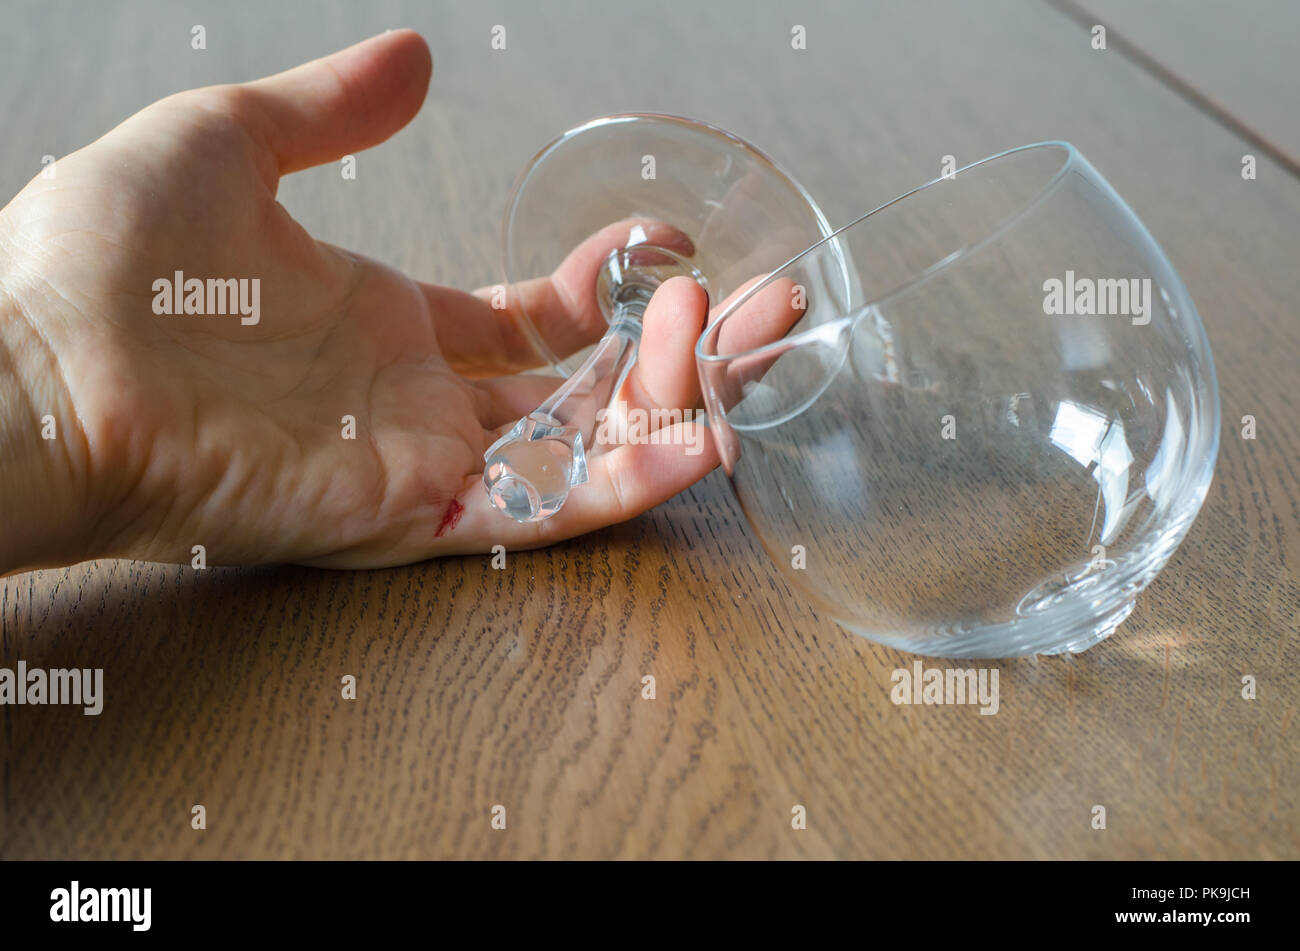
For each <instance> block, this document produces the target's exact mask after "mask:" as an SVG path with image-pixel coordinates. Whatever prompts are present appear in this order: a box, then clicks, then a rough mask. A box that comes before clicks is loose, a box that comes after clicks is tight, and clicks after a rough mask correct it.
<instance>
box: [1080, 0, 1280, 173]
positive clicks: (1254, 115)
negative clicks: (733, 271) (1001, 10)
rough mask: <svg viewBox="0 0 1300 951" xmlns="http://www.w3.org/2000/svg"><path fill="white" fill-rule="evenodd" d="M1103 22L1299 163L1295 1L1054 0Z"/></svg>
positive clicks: (1196, 93) (1159, 68) (1162, 68)
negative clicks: (1243, 2)
mask: <svg viewBox="0 0 1300 951" xmlns="http://www.w3.org/2000/svg"><path fill="white" fill-rule="evenodd" d="M1054 2H1056V3H1058V4H1059V5H1060V6H1062V8H1064V9H1068V10H1072V11H1073V12H1075V13H1076V14H1085V15H1087V16H1089V17H1091V18H1092V22H1093V23H1094V24H1095V23H1103V24H1105V25H1106V27H1107V29H1108V30H1110V31H1111V33H1112V35H1114V34H1115V33H1116V31H1118V34H1119V38H1120V39H1121V40H1127V41H1128V42H1129V43H1132V44H1134V46H1136V47H1137V48H1138V49H1139V50H1141V52H1142V54H1144V55H1145V56H1149V57H1151V58H1152V60H1153V61H1154V66H1155V69H1156V70H1157V71H1168V74H1169V75H1170V77H1171V78H1173V79H1174V82H1175V83H1176V84H1186V86H1187V88H1188V89H1189V90H1191V91H1192V94H1193V96H1195V97H1197V98H1200V97H1204V100H1205V105H1206V107H1207V108H1209V109H1212V110H1218V111H1222V112H1223V113H1225V114H1227V115H1228V116H1230V117H1231V118H1232V119H1233V120H1236V121H1238V122H1240V123H1242V124H1243V125H1244V126H1245V127H1246V128H1247V129H1248V130H1249V131H1250V132H1251V133H1253V134H1254V135H1255V136H1258V137H1259V138H1260V139H1262V140H1264V141H1266V142H1267V143H1269V144H1270V145H1272V146H1274V147H1275V148H1277V149H1278V150H1280V152H1281V154H1282V157H1283V160H1284V161H1287V162H1289V163H1290V164H1291V165H1292V167H1293V170H1294V169H1295V168H1296V167H1300V118H1298V117H1297V115H1296V102H1297V101H1300V66H1297V63H1300V35H1298V34H1297V33H1296V29H1295V22H1296V9H1295V4H1294V3H1290V2H1288V0H1254V2H1251V3H1245V4H1240V5H1230V4H1225V3H1222V2H1216V0H1177V2H1176V0H1054Z"/></svg>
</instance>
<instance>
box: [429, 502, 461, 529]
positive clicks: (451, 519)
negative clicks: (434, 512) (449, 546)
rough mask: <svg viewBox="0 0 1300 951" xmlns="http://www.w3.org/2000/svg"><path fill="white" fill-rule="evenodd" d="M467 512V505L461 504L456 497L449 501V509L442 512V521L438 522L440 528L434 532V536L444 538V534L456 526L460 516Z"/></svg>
mask: <svg viewBox="0 0 1300 951" xmlns="http://www.w3.org/2000/svg"><path fill="white" fill-rule="evenodd" d="M464 514H465V506H463V505H461V504H460V503H459V502H458V501H456V500H455V499H452V500H451V501H450V502H448V503H447V511H445V512H443V513H442V521H441V522H439V523H438V530H437V531H436V532H434V533H433V537H434V538H442V536H443V535H445V534H447V532H449V531H451V530H452V529H453V528H455V527H456V523H457V522H459V521H460V517H461V516H462V515H464Z"/></svg>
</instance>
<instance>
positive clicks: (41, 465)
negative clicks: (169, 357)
mask: <svg viewBox="0 0 1300 951" xmlns="http://www.w3.org/2000/svg"><path fill="white" fill-rule="evenodd" d="M12 283H13V282H12V281H11V280H10V275H9V274H8V273H6V271H5V270H4V268H3V267H0V577H3V576H4V575H7V574H13V573H15V572H19V571H27V570H32V569H35V568H42V567H51V566H54V565H60V564H68V563H71V562H74V561H78V560H80V558H81V557H85V556H83V555H80V554H78V552H79V546H80V544H81V540H82V537H83V534H84V532H83V530H82V528H83V526H84V524H85V521H84V518H85V514H86V506H85V504H84V499H85V493H84V485H83V484H81V483H83V482H84V480H81V479H80V478H79V477H78V475H77V473H78V472H79V471H82V467H80V466H79V464H78V463H77V461H76V460H77V459H78V458H79V456H80V455H83V454H84V453H83V452H82V451H81V450H80V448H79V447H78V446H77V445H76V439H77V416H76V412H75V410H74V408H73V406H72V401H71V399H70V396H69V392H68V387H67V386H66V384H65V382H64V379H63V375H62V373H61V372H60V370H59V366H58V361H57V359H56V357H55V355H54V353H53V351H52V350H51V348H50V346H49V344H48V342H47V341H46V339H45V337H44V335H43V333H42V332H41V330H40V328H39V325H38V324H37V323H36V320H37V319H38V317H37V315H35V314H33V313H32V312H31V311H30V309H29V308H26V307H24V306H23V305H22V304H20V302H19V300H18V298H17V296H16V295H15V294H13V293H12Z"/></svg>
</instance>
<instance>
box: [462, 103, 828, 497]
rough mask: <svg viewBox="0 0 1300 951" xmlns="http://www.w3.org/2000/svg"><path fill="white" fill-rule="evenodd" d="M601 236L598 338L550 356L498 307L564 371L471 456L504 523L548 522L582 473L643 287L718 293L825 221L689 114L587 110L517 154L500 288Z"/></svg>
mask: <svg viewBox="0 0 1300 951" xmlns="http://www.w3.org/2000/svg"><path fill="white" fill-rule="evenodd" d="M620 222H621V223H623V224H622V225H621V226H620V225H619V224H618V223H620ZM606 232H607V233H608V234H610V235H612V237H611V238H610V241H611V245H610V249H609V252H608V256H607V257H606V259H605V263H604V266H603V267H602V268H601V269H600V271H599V272H598V274H597V275H596V278H595V280H594V281H593V282H592V287H591V290H590V293H591V294H592V296H593V299H594V300H595V302H596V303H597V304H598V305H599V307H600V311H601V313H602V314H603V315H604V317H605V319H606V321H607V322H608V325H609V326H608V329H607V331H606V333H605V336H604V337H603V338H602V339H601V340H600V341H599V342H598V343H596V344H595V345H594V346H586V347H582V346H579V348H578V349H577V350H576V352H573V353H556V352H554V351H553V350H552V348H551V347H550V346H549V345H548V343H547V341H546V339H545V338H544V337H543V334H542V332H541V330H540V327H539V324H540V319H539V317H538V315H535V314H529V313H528V312H527V310H526V308H525V306H524V305H523V304H522V302H520V303H512V312H513V313H514V314H515V316H516V317H517V319H518V320H519V326H520V328H521V330H522V331H523V333H524V334H525V335H526V336H527V338H528V339H529V340H531V341H532V343H533V346H534V347H535V348H536V350H537V354H538V359H539V362H542V363H545V364H549V365H551V366H552V367H554V368H555V370H556V372H558V373H559V374H561V375H562V376H564V377H567V379H566V380H564V381H563V383H562V384H560V385H559V386H558V388H557V390H556V392H555V393H554V394H552V395H551V396H550V397H549V398H548V399H547V400H546V401H544V402H543V403H542V404H541V405H540V406H538V407H537V409H536V410H534V411H533V412H531V413H529V414H528V415H527V416H525V417H523V418H522V419H520V420H519V421H518V422H517V423H516V424H515V425H514V427H512V428H511V429H510V430H509V431H507V432H506V433H505V434H504V435H502V436H501V438H500V439H498V440H497V442H496V443H494V444H493V445H492V446H491V447H490V448H489V449H488V451H487V453H486V454H485V455H484V471H483V482H484V486H485V488H486V490H487V492H488V494H489V496H490V497H491V499H492V501H493V503H494V504H495V505H496V506H497V508H499V509H500V510H501V511H502V512H504V513H505V514H507V515H509V516H510V517H512V518H514V519H516V520H518V521H537V520H539V519H543V518H549V517H550V516H552V515H554V514H555V513H556V512H557V511H559V509H560V507H561V506H562V505H563V504H564V501H565V499H566V498H567V497H568V493H569V491H570V490H571V489H572V488H573V487H575V486H578V485H581V484H582V483H584V482H585V481H586V480H587V459H588V457H589V456H590V455H592V453H593V452H596V451H599V450H598V447H595V446H593V444H592V440H591V437H592V433H593V431H594V429H595V428H596V418H597V412H598V411H599V410H601V409H603V408H605V407H607V406H608V405H609V403H610V400H611V399H612V398H613V397H614V396H615V394H617V392H618V389H619V386H620V385H621V383H622V381H623V379H624V378H625V377H626V375H627V373H628V372H629V371H630V370H631V368H632V366H633V364H634V363H635V361H636V357H637V347H638V344H639V341H640V336H641V319H642V315H643V314H644V312H645V308H646V306H647V304H648V302H649V300H650V297H651V296H652V295H653V293H654V290H655V288H657V287H658V286H659V285H660V284H661V283H663V282H664V281H666V280H667V279H668V278H670V277H672V276H674V275H686V276H689V277H692V278H694V279H695V280H697V281H698V282H699V283H700V284H701V285H702V286H703V287H704V288H705V290H707V291H708V292H709V294H710V297H711V300H712V301H714V302H717V301H721V300H724V299H725V298H726V297H727V296H728V295H729V294H731V293H732V292H733V291H735V290H736V289H737V288H739V286H740V285H741V284H742V283H743V282H744V281H746V280H749V279H751V278H753V277H754V275H755V274H756V273H763V272H765V271H768V270H771V269H772V268H775V267H779V266H780V265H781V264H784V263H785V262H786V261H788V260H789V259H790V258H791V257H793V256H794V255H796V254H798V253H799V252H800V251H802V250H803V249H805V248H807V247H808V246H809V245H811V244H813V243H815V242H817V241H819V240H821V239H823V238H825V237H826V236H827V235H829V234H830V233H831V228H830V226H829V225H828V224H827V222H826V219H825V217H824V216H823V215H822V213H821V211H820V209H818V207H817V205H816V204H815V203H814V202H813V200H812V198H811V197H810V196H809V195H808V193H807V192H806V191H805V190H804V189H803V188H802V187H801V186H800V185H799V184H798V183H797V182H795V181H794V180H793V179H792V178H791V177H790V176H789V175H787V174H786V173H785V172H784V171H782V170H781V169H780V168H779V167H778V166H777V165H776V164H775V163H774V162H773V161H772V160H771V159H769V158H768V157H767V156H765V155H764V154H763V153H761V152H759V151H758V150H757V149H755V148H754V147H753V146H752V145H750V144H748V143H747V142H745V141H743V140H742V139H739V138H737V137H736V136H734V135H731V134H730V133H728V132H724V131H723V130H721V129H718V128H715V127H713V126H710V125H707V124H705V123H702V122H697V121H694V120H691V119H684V118H681V117H678V116H666V115H654V114H637V115H617V116H606V117H604V118H601V119H595V120H592V121H591V122H588V123H586V124H584V125H582V126H580V127H578V128H576V129H573V130H571V131H569V132H567V133H565V134H564V135H562V136H560V137H559V138H558V139H556V140H555V141H553V142H552V143H551V144H550V145H548V146H547V147H546V148H545V149H543V150H542V151H541V152H540V153H538V155H537V156H536V157H535V158H534V159H533V161H532V162H531V163H530V164H529V166H528V168H527V169H526V170H525V171H524V173H523V175H521V176H520V178H519V181H518V183H517V184H516V185H515V189H514V192H513V194H512V195H511V197H510V200H509V202H508V203H507V208H506V217H505V227H504V230H503V243H504V245H503V257H504V263H505V279H506V286H507V287H509V286H511V285H512V284H516V283H518V282H521V281H524V280H527V279H530V278H536V277H539V276H543V275H548V274H551V273H552V272H553V271H555V269H556V268H557V267H558V266H559V265H560V263H561V262H562V261H563V260H564V258H565V257H566V256H567V255H568V254H569V252H570V251H572V250H573V248H575V247H576V246H578V245H579V244H581V243H582V242H584V241H585V240H587V239H589V238H591V236H593V235H596V234H601V233H606Z"/></svg>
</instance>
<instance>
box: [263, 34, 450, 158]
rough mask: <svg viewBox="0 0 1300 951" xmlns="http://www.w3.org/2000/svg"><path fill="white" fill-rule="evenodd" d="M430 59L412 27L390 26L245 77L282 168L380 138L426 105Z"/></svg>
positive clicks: (338, 153)
mask: <svg viewBox="0 0 1300 951" xmlns="http://www.w3.org/2000/svg"><path fill="white" fill-rule="evenodd" d="M432 72H433V59H432V57H431V56H430V55H429V47H428V46H427V45H426V44H425V42H424V38H423V37H421V36H420V34H418V33H416V32H415V31H414V30H393V31H392V32H389V33H382V34H380V35H379V36H375V37H372V38H370V39H368V40H365V41H363V42H361V43H357V44H356V45H355V46H349V47H348V48H347V49H344V50H340V51H339V52H337V53H332V54H330V55H329V56H325V57H322V58H321V59H317V60H312V61H311V62H310V63H304V64H303V65H301V66H296V67H294V68H293V69H290V70H286V71H285V72H283V73H277V74H276V75H274V76H268V77H267V78H265V79H258V80H256V81H254V82H250V83H244V84H243V85H242V87H241V88H242V89H243V90H244V91H245V92H246V93H249V94H251V95H249V96H248V97H247V99H246V100H245V101H246V102H247V103H248V105H249V106H250V107H251V109H252V111H253V112H254V113H256V116H255V118H256V119H258V120H260V122H259V124H260V125H261V126H262V132H263V134H264V136H265V139H266V141H267V143H268V145H269V146H270V149H271V151H272V153H273V154H274V155H275V158H276V162H277V164H278V166H279V170H280V174H281V175H287V174H289V173H290V172H296V171H298V170H300V169H304V168H310V167H311V166H313V165H321V164H323V163H325V162H332V161H334V160H336V159H339V158H341V157H343V156H344V155H347V154H348V153H350V152H357V151H360V150H362V149H368V148H370V147H371V146H372V145H378V144H379V143H380V142H383V141H384V140H385V139H387V138H388V137H389V136H391V135H392V134H393V133H394V132H396V131H397V130H398V129H400V128H402V126H404V125H406V124H407V123H408V122H410V121H411V119H412V118H414V116H415V114H416V113H417V112H419V111H420V106H421V105H423V104H424V94H425V92H426V91H427V90H428V88H429V76H430V75H431V74H432Z"/></svg>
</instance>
